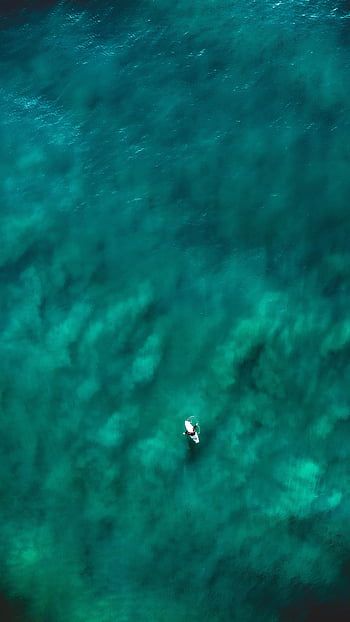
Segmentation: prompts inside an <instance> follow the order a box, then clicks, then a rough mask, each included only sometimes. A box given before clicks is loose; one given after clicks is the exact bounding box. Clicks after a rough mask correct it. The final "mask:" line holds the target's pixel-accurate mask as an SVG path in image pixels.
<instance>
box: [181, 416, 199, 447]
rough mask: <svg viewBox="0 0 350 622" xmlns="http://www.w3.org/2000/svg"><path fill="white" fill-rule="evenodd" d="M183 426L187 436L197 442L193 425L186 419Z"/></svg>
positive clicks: (197, 437) (196, 434) (197, 438)
mask: <svg viewBox="0 0 350 622" xmlns="http://www.w3.org/2000/svg"><path fill="white" fill-rule="evenodd" d="M185 428H186V432H187V436H189V437H190V438H191V439H192V440H193V442H194V443H199V436H198V433H197V431H196V430H194V427H193V425H192V423H191V422H190V421H188V420H186V421H185ZM193 432H194V434H193ZM184 434H185V432H184Z"/></svg>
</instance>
